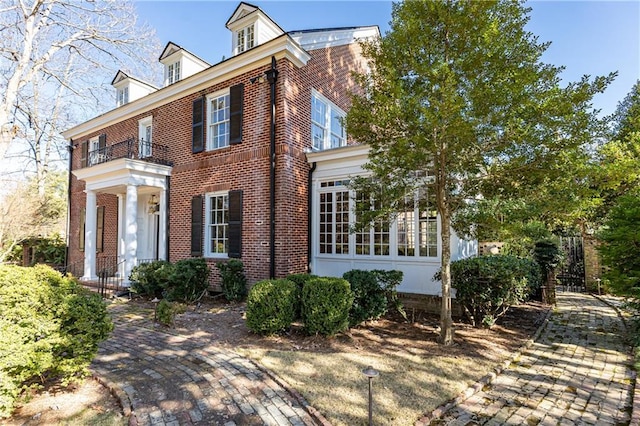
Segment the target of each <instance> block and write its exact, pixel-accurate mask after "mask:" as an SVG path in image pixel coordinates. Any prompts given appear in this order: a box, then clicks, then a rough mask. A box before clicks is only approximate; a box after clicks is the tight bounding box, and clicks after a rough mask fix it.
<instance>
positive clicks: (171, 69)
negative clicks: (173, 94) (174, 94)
mask: <svg viewBox="0 0 640 426" xmlns="http://www.w3.org/2000/svg"><path fill="white" fill-rule="evenodd" d="M179 80H180V61H178V62H175V63H173V64H169V65H167V85H169V84H173V83H175V82H177V81H179Z"/></svg>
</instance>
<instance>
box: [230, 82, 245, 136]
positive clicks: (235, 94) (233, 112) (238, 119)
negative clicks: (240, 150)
mask: <svg viewBox="0 0 640 426" xmlns="http://www.w3.org/2000/svg"><path fill="white" fill-rule="evenodd" d="M243 97H244V84H237V85H235V86H231V88H230V89H229V98H230V100H229V144H230V145H236V144H239V143H241V142H242V106H243Z"/></svg>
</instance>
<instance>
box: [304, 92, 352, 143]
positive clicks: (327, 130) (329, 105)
mask: <svg viewBox="0 0 640 426" xmlns="http://www.w3.org/2000/svg"><path fill="white" fill-rule="evenodd" d="M314 97H315V98H317V99H318V100H320V101H321V102H322V103H324V104H325V105H326V108H325V127H323V128H324V140H323V143H322V147H316V146H314V145H313V132H312V131H311V130H312V129H313V125H314V123H315V124H317V125H319V123H316V122H314V121H313V112H312V113H311V129H309V131H310V135H311V149H312V150H314V151H324V150H327V149H331V148H337V147H332V146H331V117H332V116H333V115H334V114H333V113H336V115H339V116H341V117H342V118H343V119H344V118H345V117H346V116H347V113H346V112H344V111H343V110H342V109H341V108H340V107H338V106H337V105H336V104H334V103H333V102H331V101H330V100H329V99H327V98H326V97H325V96H323V95H322V94H321V93H320V92H318V91H317V90H316V89H313V88H312V89H311V99H310V100H309V105H312V103H313V98H314ZM342 129H343V132H344V137H343V142H342V144H341V145H340V146H345V145H346V144H347V131H346V129H345V128H344V124H343V125H342Z"/></svg>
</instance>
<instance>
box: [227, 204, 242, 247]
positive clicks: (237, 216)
mask: <svg viewBox="0 0 640 426" xmlns="http://www.w3.org/2000/svg"><path fill="white" fill-rule="evenodd" d="M229 257H235V258H241V257H242V191H229Z"/></svg>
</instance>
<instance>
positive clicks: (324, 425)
mask: <svg viewBox="0 0 640 426" xmlns="http://www.w3.org/2000/svg"><path fill="white" fill-rule="evenodd" d="M249 360H250V361H251V362H252V363H253V364H254V365H255V366H256V367H257V368H258V369H259V370H260V371H262V372H263V373H264V374H266V375H267V376H269V378H270V379H271V380H273V381H274V382H276V383H277V384H278V385H280V386H281V387H282V388H283V389H284V390H285V391H287V392H288V393H289V395H291V396H292V397H293V398H295V399H296V401H297V402H298V404H300V406H301V407H302V408H304V409H305V411H306V412H307V413H309V415H310V416H311V418H312V419H313V420H314V421H316V422H317V423H318V424H319V425H321V426H331V423H330V422H329V420H327V419H326V418H325V417H324V416H323V415H322V414H320V412H319V411H318V410H316V409H315V408H314V407H313V406H312V405H310V404H309V402H308V401H307V400H306V399H305V398H304V396H302V394H300V392H298V391H297V390H295V389H294V388H293V387H291V386H289V383H287V382H286V381H285V380H284V379H283V378H281V377H279V376H277V375H276V374H275V373H274V372H272V371H271V370H269V369H267V368H265V367H263V366H262V365H260V364H258V363H257V362H256V361H254V360H252V359H251V358H249Z"/></svg>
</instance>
